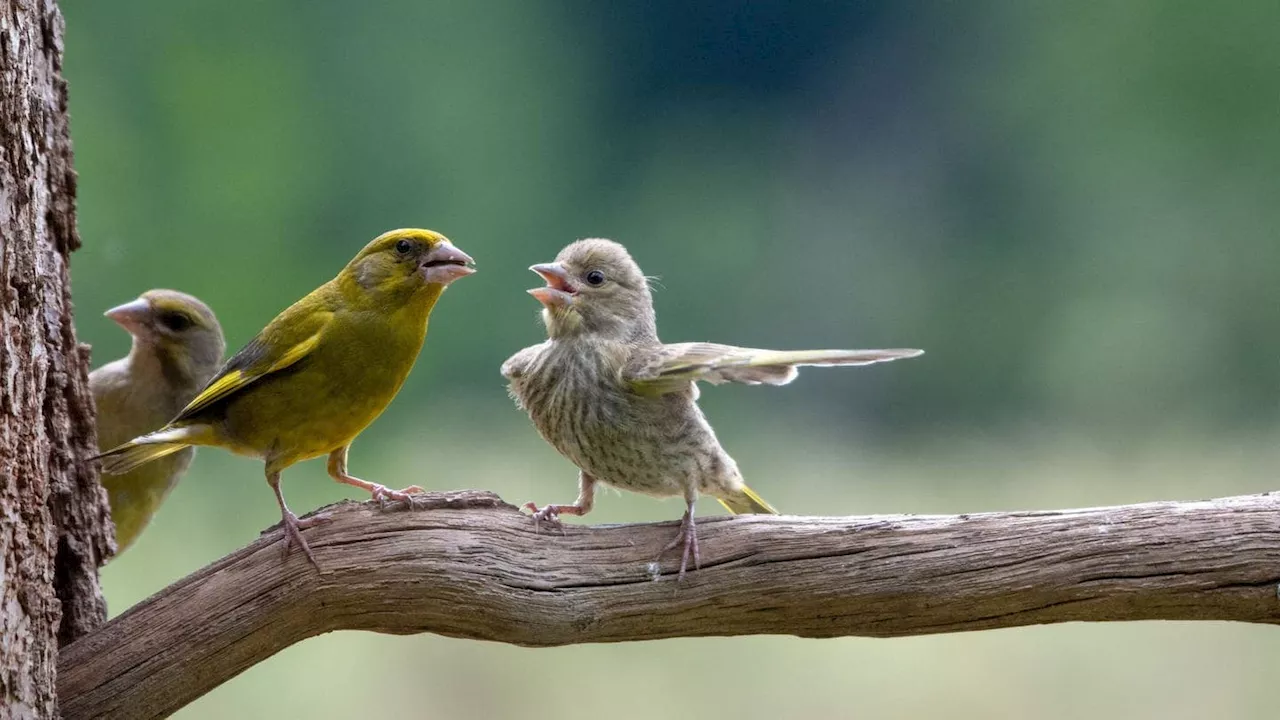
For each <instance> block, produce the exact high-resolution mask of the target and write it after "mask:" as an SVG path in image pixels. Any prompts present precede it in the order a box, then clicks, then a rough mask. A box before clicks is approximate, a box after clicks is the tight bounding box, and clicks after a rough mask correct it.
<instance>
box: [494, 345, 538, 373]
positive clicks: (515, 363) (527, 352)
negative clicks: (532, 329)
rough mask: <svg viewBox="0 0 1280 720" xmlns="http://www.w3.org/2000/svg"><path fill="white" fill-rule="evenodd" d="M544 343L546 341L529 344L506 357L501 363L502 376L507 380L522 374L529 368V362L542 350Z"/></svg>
mask: <svg viewBox="0 0 1280 720" xmlns="http://www.w3.org/2000/svg"><path fill="white" fill-rule="evenodd" d="M545 345H546V343H540V344H538V345H531V346H529V347H527V348H525V349H523V350H521V351H520V352H518V353H516V354H515V355H512V356H511V357H509V358H507V361H506V362H504V363H502V376H503V377H505V378H506V379H508V380H515V379H517V378H519V377H521V376H522V375H524V373H525V371H526V370H527V369H528V368H529V363H530V362H532V361H533V359H534V358H535V357H537V356H538V353H540V352H542V350H543V347H544V346H545Z"/></svg>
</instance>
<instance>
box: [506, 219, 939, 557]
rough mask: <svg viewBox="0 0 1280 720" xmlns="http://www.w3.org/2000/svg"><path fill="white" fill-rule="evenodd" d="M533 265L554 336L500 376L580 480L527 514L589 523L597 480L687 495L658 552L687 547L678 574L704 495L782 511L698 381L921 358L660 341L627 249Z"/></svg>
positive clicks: (694, 547)
mask: <svg viewBox="0 0 1280 720" xmlns="http://www.w3.org/2000/svg"><path fill="white" fill-rule="evenodd" d="M529 269H530V270H533V271H534V272H536V273H538V274H539V275H541V276H542V278H543V279H544V280H545V281H546V283H547V285H546V287H540V288H535V289H533V290H530V291H529V293H530V294H532V295H533V296H534V297H535V298H537V299H538V301H539V302H541V303H542V304H543V306H544V308H543V310H542V319H543V322H544V323H545V324H546V326H547V335H548V339H547V341H546V342H544V343H541V344H539V345H534V346H532V347H527V348H525V349H523V350H521V351H520V352H518V353H516V354H515V355H513V356H512V357H511V358H509V359H508V360H507V361H506V362H505V363H503V365H502V374H503V375H504V376H506V378H507V380H508V381H509V382H510V390H511V395H512V397H513V398H514V399H515V400H516V403H517V404H518V405H519V406H520V407H521V408H523V409H524V410H525V411H527V412H528V413H529V417H530V418H531V419H532V420H533V423H534V425H535V426H536V427H537V428H538V432H539V433H540V434H541V435H542V437H543V439H545V440H546V441H547V442H548V443H550V444H551V445H552V446H553V447H554V448H555V449H556V450H558V451H559V452H560V454H561V455H564V456H565V457H566V458H568V459H569V460H570V461H571V462H573V464H574V465H577V466H578V469H579V471H580V472H579V473H578V499H577V500H576V501H574V502H573V504H571V505H547V506H545V507H543V508H542V509H540V510H539V509H538V507H537V505H535V504H534V503H529V504H527V505H526V506H525V507H526V508H528V509H530V510H532V511H533V512H534V520H535V522H541V521H557V520H558V517H559V515H561V514H571V515H585V514H587V512H589V511H590V510H591V507H592V505H593V504H594V498H595V486H596V484H597V483H604V484H606V485H612V486H614V487H617V488H622V489H624V490H631V491H633V492H639V493H645V494H647V495H653V496H656V497H672V496H678V497H683V498H684V500H685V507H686V510H685V513H684V518H683V520H682V521H681V524H680V533H679V534H678V535H676V537H675V539H673V540H672V541H671V543H670V544H668V545H667V547H665V548H663V552H666V551H667V550H670V549H672V548H674V547H676V546H679V545H683V554H682V556H681V560H680V577H683V576H684V573H685V570H686V569H687V568H688V565H689V559H690V557H692V558H693V562H694V566H695V567H697V566H699V565H700V560H699V557H698V535H697V530H696V528H695V526H694V521H693V504H694V501H695V500H697V498H698V494H699V493H707V494H709V495H711V496H713V497H715V498H716V499H717V500H719V501H720V503H721V504H722V505H724V506H725V507H726V508H728V509H729V511H730V512H733V513H775V512H776V511H775V510H774V509H773V508H772V507H770V506H769V504H768V503H766V502H765V501H764V500H763V499H761V498H760V496H759V495H757V494H756V493H755V492H753V491H752V490H751V488H749V487H747V486H746V484H744V483H743V480H742V473H741V472H739V471H738V464H737V463H736V462H734V460H733V458H732V457H730V456H729V454H728V453H726V452H725V451H724V448H722V447H721V446H720V441H719V440H717V439H716V434H715V431H714V430H712V429H711V425H710V424H708V423H707V419H706V418H705V417H704V416H703V414H702V410H701V409H699V408H698V404H697V400H698V387H697V383H698V382H699V381H702V382H709V383H712V384H719V383H725V382H736V383H745V384H748V385H759V384H761V383H764V384H767V385H786V384H787V383H789V382H791V381H792V380H794V379H795V377H796V373H797V370H796V368H797V367H799V366H803V365H869V364H871V363H877V362H885V361H888V360H897V359H900V358H909V357H915V356H917V355H920V354H921V353H922V352H923V351H921V350H799V351H779V350H757V349H752V348H741V347H733V346H731V345H716V344H713V343H700V342H699V343H679V344H675V345H664V344H663V343H662V341H661V340H659V339H658V324H657V319H656V317H655V315H654V312H653V298H652V296H651V295H650V293H649V283H648V279H647V278H646V277H645V275H644V273H642V272H641V271H640V266H639V265H637V264H636V262H635V261H634V260H632V259H631V255H630V254H628V253H627V250H626V248H624V247H623V246H622V245H619V244H618V243H616V242H613V241H611V240H603V239H598V238H596V239H587V240H579V241H577V242H575V243H573V244H571V245H569V246H568V247H566V248H565V249H564V250H562V251H560V254H559V255H558V256H557V257H556V261H555V262H553V263H546V264H542V265H534V266H533V267H531V268H529Z"/></svg>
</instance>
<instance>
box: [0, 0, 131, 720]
mask: <svg viewBox="0 0 1280 720" xmlns="http://www.w3.org/2000/svg"><path fill="white" fill-rule="evenodd" d="M62 42H63V21H62V15H61V14H60V13H59V12H58V8H57V6H56V5H55V4H54V3H53V2H52V0H0V244H2V247H0V483H2V484H0V563H3V565H2V566H0V693H2V696H0V703H3V705H2V706H0V710H2V711H3V714H4V715H5V716H6V717H36V718H45V717H54V716H55V714H56V699H55V697H54V686H55V662H56V656H57V647H58V641H59V639H61V640H62V641H70V640H72V639H74V638H75V637H78V636H79V635H81V634H83V633H85V632H87V631H88V630H90V629H92V628H94V627H96V626H97V625H98V624H100V623H101V622H102V621H103V620H105V618H106V605H105V603H104V601H103V599H102V594H101V592H100V591H99V588H98V580H97V568H98V564H99V560H100V558H102V557H104V556H105V554H106V553H107V552H109V550H110V545H111V540H110V532H111V525H110V520H109V517H108V514H107V506H106V496H105V493H103V492H102V489H101V487H100V486H99V485H98V482H97V478H96V476H95V474H94V470H93V468H92V467H91V466H90V465H89V464H88V463H87V462H86V458H88V457H89V456H91V455H92V453H93V448H94V431H93V405H92V401H91V399H90V395H89V391H88V384H87V373H88V353H87V351H86V350H85V349H84V348H82V347H81V346H80V345H79V344H78V343H77V342H76V337H75V330H74V328H73V326H72V315H71V293H70V283H69V278H68V272H67V261H68V256H69V254H70V253H71V251H72V250H74V249H75V248H76V247H78V245H79V241H78V238H77V236H76V224H75V188H76V178H75V173H74V171H73V170H72V164H71V140H70V136H69V133H68V118H67V92H66V83H65V82H64V81H63V79H62V75H61V71H62V49H63V45H62ZM59 601H61V603H60V602H59ZM60 606H61V607H60Z"/></svg>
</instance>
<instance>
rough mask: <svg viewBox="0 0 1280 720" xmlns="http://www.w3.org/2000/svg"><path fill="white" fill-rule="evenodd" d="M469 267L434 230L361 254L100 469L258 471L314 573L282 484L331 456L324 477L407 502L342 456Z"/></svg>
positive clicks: (382, 404) (405, 369)
mask: <svg viewBox="0 0 1280 720" xmlns="http://www.w3.org/2000/svg"><path fill="white" fill-rule="evenodd" d="M471 262H472V261H471V258H470V257H468V256H467V255H466V254H465V253H463V252H462V251H461V250H458V249H457V248H455V247H454V246H453V245H452V244H451V243H450V242H449V240H448V239H447V238H445V237H444V236H442V235H440V234H438V233H435V232H432V231H430V230H415V229H407V230H393V231H391V232H388V233H385V234H383V235H380V236H379V237H377V238H375V239H374V240H373V241H372V242H370V243H369V244H368V245H366V246H365V248H364V249H363V250H361V251H360V253H359V254H358V255H356V257H355V258H354V259H353V260H352V261H351V262H350V263H348V264H347V266H346V267H345V268H343V270H342V272H340V273H338V275H337V277H335V278H334V279H333V280H330V281H329V282H327V283H325V284H324V285H321V286H320V287H319V288H317V289H316V290H315V291H313V292H312V293H311V294H309V295H307V296H306V297H304V298H302V299H301V300H299V301H298V302H296V303H294V304H293V305H292V306H290V307H289V308H288V309H286V310H285V311H284V312H282V313H280V314H279V315H278V316H277V317H276V318H275V319H274V320H272V321H271V322H270V323H269V324H268V325H267V327H266V328H264V329H263V330H262V332H260V333H258V336H257V337H255V338H254V339H253V340H252V341H250V343H249V344H248V345H246V346H245V347H244V348H243V349H241V350H240V352H238V353H236V354H235V356H234V357H232V358H231V359H230V360H229V361H227V364H226V365H225V366H223V368H222V369H221V370H220V371H219V373H218V375H217V376H216V377H215V378H214V379H213V380H212V381H211V382H210V383H209V384H208V386H207V387H205V388H204V389H203V390H202V391H201V392H200V394H199V395H198V396H196V398H195V399H194V400H192V401H191V403H190V404H189V405H187V406H186V407H185V408H184V409H183V410H182V411H181V413H179V414H178V415H177V416H176V417H175V418H174V419H173V420H172V421H171V422H169V423H168V424H167V425H165V426H164V427H163V428H161V429H159V430H157V431H155V432H153V433H150V434H147V435H144V436H142V437H139V438H135V439H134V440H132V441H131V442H128V443H125V444H124V445H121V446H120V447H118V448H115V449H113V450H111V451H109V452H107V453H104V454H103V455H102V456H101V457H102V459H103V464H102V467H103V470H104V471H105V472H107V473H120V472H128V471H129V470H131V469H132V468H134V467H137V466H139V465H141V464H143V463H146V462H149V461H153V460H156V459H158V458H162V457H164V456H166V455H170V454H173V453H175V452H178V451H181V450H182V449H184V448H187V447H190V446H193V445H213V446H217V447H221V448H225V449H227V450H230V451H232V452H234V453H238V454H241V455H248V456H250V457H256V458H260V459H262V460H263V461H264V462H265V463H266V475H267V482H268V483H269V484H270V485H271V488H272V490H273V491H274V492H275V495H276V501H277V503H278V504H279V506H280V513H281V518H282V522H283V524H284V530H285V534H284V547H285V552H286V553H287V552H288V548H289V545H290V543H291V542H296V543H298V545H299V546H300V547H301V548H302V550H303V552H304V553H305V554H306V555H307V558H308V559H310V560H311V562H312V563H315V558H314V557H313V556H312V554H311V549H310V547H308V545H307V543H306V541H305V540H303V538H302V534H301V532H300V529H301V528H304V527H308V526H310V525H311V524H313V523H314V522H316V521H317V520H319V519H323V518H309V519H308V520H306V521H299V520H298V519H297V517H296V516H295V515H294V514H293V513H292V512H290V511H289V508H288V506H286V505H285V502H284V496H283V494H282V493H281V491H280V472H281V471H282V470H284V469H285V468H287V467H289V466H290V465H293V464H294V463H296V462H299V461H302V460H307V459H310V458H314V457H319V456H321V455H328V456H329V462H328V469H329V474H330V476H332V477H333V478H334V479H335V480H337V481H338V482H342V483H346V484H349V485H354V486H356V487H359V488H361V489H364V490H366V491H368V492H369V493H370V494H371V495H372V496H373V497H374V498H375V499H397V500H403V499H407V498H408V495H407V494H406V493H407V492H414V491H420V490H421V489H420V488H417V487H411V488H406V490H404V491H397V490H390V489H388V488H386V487H383V486H382V485H378V484H375V483H371V482H366V481H364V480H361V479H359V478H356V477H353V476H351V475H349V474H348V473H347V451H348V448H349V446H350V444H351V441H352V440H354V439H355V437H356V436H357V435H359V434H360V432H361V431H363V430H364V429H365V428H366V427H367V426H368V425H369V424H370V423H371V422H373V420H374V419H375V418H377V417H378V415H380V414H381V413H382V411H383V410H384V409H386V407H387V405H388V404H390V402H391V400H392V398H394V397H395V395H396V393H397V392H399V390H400V386H401V384H403V383H404V380H405V378H406V377H407V376H408V375H409V371H410V369H411V368H412V367H413V364H414V361H415V360H416V359H417V357H418V353H419V352H420V351H421V349H422V344H423V341H424V340H425V338H426V334H427V319H428V317H429V316H430V314H431V310H432V308H433V307H435V304H436V301H437V300H438V299H439V298H440V295H441V294H442V293H443V292H444V290H445V288H446V287H447V286H448V285H449V284H450V283H452V282H453V281H454V280H457V279H458V278H461V277H464V276H466V275H469V274H471V273H472V272H474V271H473V270H472V269H471V268H470V267H468V266H469V265H470V263H471Z"/></svg>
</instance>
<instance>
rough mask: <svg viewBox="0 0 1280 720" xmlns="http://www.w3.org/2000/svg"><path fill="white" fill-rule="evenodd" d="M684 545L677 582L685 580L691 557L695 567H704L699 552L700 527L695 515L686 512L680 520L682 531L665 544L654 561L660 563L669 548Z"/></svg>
mask: <svg viewBox="0 0 1280 720" xmlns="http://www.w3.org/2000/svg"><path fill="white" fill-rule="evenodd" d="M680 546H683V548H684V552H682V553H681V554H680V574H679V575H677V576H676V582H679V581H681V580H684V574H685V571H686V570H688V569H689V558H690V557H692V558H693V569H694V570H701V569H702V556H701V554H700V553H699V552H698V528H697V526H696V525H694V520H693V516H692V515H691V514H689V513H685V516H684V518H683V519H682V520H681V521H680V532H678V533H676V536H675V537H674V538H672V539H671V542H669V543H667V544H666V545H664V546H663V548H662V551H661V552H659V553H658V557H657V559H656V560H654V563H655V564H656V563H659V562H661V560H662V556H663V555H665V554H666V553H667V552H668V551H669V550H673V549H675V548H676V547H680Z"/></svg>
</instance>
